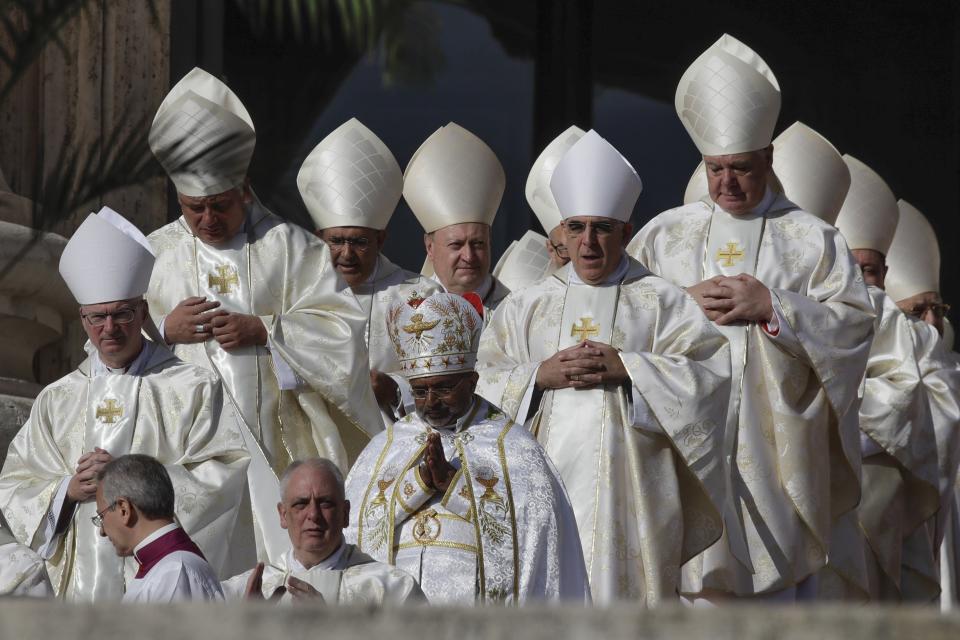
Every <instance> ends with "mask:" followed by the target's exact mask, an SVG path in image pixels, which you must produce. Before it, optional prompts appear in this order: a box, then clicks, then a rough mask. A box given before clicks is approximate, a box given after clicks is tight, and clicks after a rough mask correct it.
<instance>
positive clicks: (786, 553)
mask: <svg viewBox="0 0 960 640" xmlns="http://www.w3.org/2000/svg"><path fill="white" fill-rule="evenodd" d="M628 251H629V252H630V254H631V255H632V256H634V257H636V258H637V259H638V260H640V261H641V262H642V263H644V264H646V265H647V267H649V268H650V270H651V271H653V272H654V273H657V274H659V275H661V276H663V277H664V278H666V279H667V280H669V281H671V282H673V283H675V284H677V285H680V286H683V287H688V286H691V285H694V284H697V283H699V282H701V281H703V280H705V279H707V278H710V277H714V276H718V275H727V276H733V275H737V274H740V273H746V274H749V275H753V276H754V277H756V278H757V279H758V280H760V281H761V282H762V283H763V284H764V285H765V286H767V287H768V288H769V290H770V295H771V303H772V306H773V310H774V315H775V317H774V318H771V323H770V325H769V326H766V327H765V326H761V324H758V323H741V324H738V325H734V326H727V327H720V329H721V331H723V333H724V335H726V337H727V339H728V340H729V341H730V347H731V349H730V353H731V365H732V373H733V377H732V385H731V397H730V408H729V411H728V414H727V415H728V418H727V434H726V443H725V457H726V460H727V461H728V465H729V471H728V482H729V483H730V487H731V492H732V493H731V495H732V496H733V503H732V507H733V509H734V511H733V513H732V514H730V517H727V518H726V522H727V525H728V528H727V533H728V534H731V535H725V536H724V538H723V539H722V540H721V542H720V543H718V544H716V545H713V546H712V547H711V548H710V549H708V550H707V551H706V552H705V553H704V554H701V556H699V557H698V558H696V559H695V560H694V561H692V562H690V563H688V564H687V565H686V566H685V567H684V585H683V591H684V593H686V594H690V595H694V596H695V595H697V594H700V593H704V592H705V591H711V592H722V593H726V594H737V595H756V594H764V593H772V592H776V591H781V590H785V589H790V588H792V587H793V586H795V585H798V584H800V583H801V582H802V581H803V580H804V579H806V578H808V577H809V576H811V575H813V574H815V573H816V572H817V571H818V570H819V569H820V568H821V567H823V565H824V563H825V562H826V558H827V553H828V551H829V543H830V538H831V535H832V531H833V528H834V523H835V522H836V520H837V518H839V516H841V515H842V514H844V513H847V512H849V511H851V510H853V509H854V508H855V507H856V506H857V503H858V502H859V500H860V441H859V425H858V421H857V410H856V406H857V401H858V390H859V387H860V381H861V380H862V378H863V373H864V370H865V369H866V364H867V357H868V355H869V351H870V342H871V337H872V333H873V318H874V312H873V305H872V303H871V301H870V297H869V295H868V293H867V289H866V286H865V285H864V283H863V277H862V276H861V274H860V271H859V269H858V268H857V265H856V262H855V261H854V260H853V257H852V256H851V255H850V252H849V250H848V249H847V246H846V243H845V242H844V240H843V238H842V236H841V235H840V234H839V232H838V231H837V230H836V229H835V228H833V227H831V226H830V225H828V224H826V223H825V222H823V221H822V220H819V219H818V218H816V217H815V216H812V215H810V214H808V213H806V212H804V211H801V210H799V209H798V208H797V207H796V205H794V204H793V203H792V202H790V201H789V200H787V199H786V198H785V197H784V196H782V195H775V194H773V193H772V192H770V191H769V190H768V191H767V194H766V196H765V197H764V199H763V201H762V202H761V204H760V205H759V206H758V208H757V210H755V211H754V212H752V213H750V214H747V215H743V216H733V215H731V214H729V213H727V212H725V211H724V210H723V209H721V208H720V207H717V206H715V205H714V204H713V203H712V202H711V203H709V204H708V203H705V202H702V201H700V202H695V203H691V204H688V205H684V206H682V207H678V208H676V209H671V210H669V211H666V212H664V213H661V214H660V215H658V216H656V217H655V218H654V219H653V220H651V221H650V222H649V223H647V224H646V225H645V226H644V227H643V229H641V230H640V232H639V233H638V234H637V236H636V237H635V238H634V239H633V241H632V242H631V243H630V245H629V246H628ZM731 518H732V522H731ZM740 526H742V528H743V532H744V534H745V537H746V547H747V549H746V550H745V551H747V555H748V557H741V556H742V553H741V552H740V551H739V550H738V542H739V541H737V540H735V539H733V535H732V534H734V533H735V530H736V528H738V527H740Z"/></svg>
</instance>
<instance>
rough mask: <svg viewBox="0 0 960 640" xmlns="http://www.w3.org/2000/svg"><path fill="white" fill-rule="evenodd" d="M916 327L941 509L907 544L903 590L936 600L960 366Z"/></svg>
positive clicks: (931, 334) (956, 444)
mask: <svg viewBox="0 0 960 640" xmlns="http://www.w3.org/2000/svg"><path fill="white" fill-rule="evenodd" d="M910 326H911V328H912V329H913V337H914V342H915V344H916V350H917V364H918V367H919V369H920V376H921V378H922V380H923V388H924V392H925V393H926V400H927V407H928V409H929V411H930V420H931V422H932V423H933V432H934V436H935V440H936V456H937V458H936V465H937V487H938V493H939V509H938V510H937V513H936V515H935V516H933V517H931V518H930V519H928V520H927V521H926V522H925V523H924V525H923V526H922V527H919V528H917V530H915V531H914V533H913V535H911V536H910V537H909V538H908V539H907V540H906V542H905V544H904V549H903V566H902V583H903V585H902V589H901V590H902V593H903V598H904V599H905V600H911V601H919V602H930V601H931V600H933V599H935V598H936V596H937V594H938V593H939V592H940V588H941V587H940V580H941V573H940V563H939V560H940V558H939V554H940V548H941V544H942V542H943V540H944V537H945V533H946V530H947V525H948V523H949V521H950V520H951V519H952V515H953V508H954V499H953V498H954V492H955V490H956V482H957V470H958V466H960V368H958V367H957V365H956V361H955V360H954V356H953V354H952V352H950V351H947V349H946V348H945V347H944V344H943V341H942V340H941V339H940V334H939V333H938V332H937V330H936V329H935V328H934V327H932V326H931V325H929V324H926V323H925V322H922V321H920V320H916V319H914V318H910Z"/></svg>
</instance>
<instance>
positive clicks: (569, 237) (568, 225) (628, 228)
mask: <svg viewBox="0 0 960 640" xmlns="http://www.w3.org/2000/svg"><path fill="white" fill-rule="evenodd" d="M563 230H564V236H565V238H566V239H565V241H564V243H565V244H566V247H567V251H568V252H569V254H570V261H571V262H573V268H574V269H575V270H576V272H577V275H578V276H580V279H581V280H583V281H584V282H586V283H587V284H600V283H601V282H603V281H604V280H606V279H607V278H608V277H609V276H610V275H611V274H612V273H613V272H614V271H616V270H617V267H619V266H620V260H621V259H622V258H623V253H624V249H625V248H626V246H627V242H629V241H630V235H631V234H632V233H633V225H631V224H630V223H629V222H620V221H619V220H614V219H612V218H602V217H599V216H575V217H573V218H567V219H566V220H564V221H563Z"/></svg>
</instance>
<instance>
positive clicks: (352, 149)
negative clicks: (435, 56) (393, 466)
mask: <svg viewBox="0 0 960 640" xmlns="http://www.w3.org/2000/svg"><path fill="white" fill-rule="evenodd" d="M297 186H298V187H299V189H300V196H301V197H302V198H303V202H304V204H306V206H307V211H308V212H309V213H310V217H311V218H312V219H313V223H314V226H315V228H316V230H317V231H316V233H317V235H318V236H320V237H321V238H322V239H323V241H324V242H325V243H326V244H327V247H328V248H329V249H330V260H331V262H332V263H333V266H334V267H335V268H336V270H337V272H338V273H339V274H340V275H341V276H342V277H343V279H344V280H345V281H346V283H347V285H349V287H350V288H349V289H348V290H346V291H345V292H344V295H349V296H353V297H355V298H356V299H357V302H359V304H360V308H361V309H362V310H363V314H364V316H365V318H366V325H365V331H364V334H363V339H364V343H365V344H366V345H367V350H368V351H369V354H370V382H371V384H372V385H373V390H374V393H375V395H376V396H377V402H378V403H379V405H380V407H381V409H382V410H383V412H384V419H385V420H386V421H388V422H392V421H393V419H395V417H396V416H397V415H403V414H404V412H405V409H406V408H408V407H409V408H411V409H412V407H413V399H412V398H411V397H410V391H409V389H410V386H409V385H408V384H406V379H405V378H404V377H403V376H401V375H399V371H400V361H399V360H397V356H396V352H395V351H394V349H393V344H392V343H391V342H390V339H389V337H388V336H387V323H386V313H387V310H388V309H390V308H391V307H394V306H396V305H398V304H400V303H402V302H405V301H406V300H409V299H411V298H425V297H427V296H429V295H430V294H431V293H433V292H435V291H441V290H442V289H441V287H440V285H439V284H438V283H437V282H436V281H435V280H433V279H431V278H427V277H425V276H422V275H420V274H418V273H412V272H410V271H407V270H405V269H401V268H400V267H398V266H397V265H395V264H393V263H392V262H390V260H389V259H388V258H387V257H386V256H385V255H384V254H383V253H382V251H383V246H384V243H385V242H386V239H387V231H386V229H387V225H388V224H389V222H390V218H391V217H392V216H393V212H394V210H395V209H396V207H397V203H398V202H399V201H400V195H401V193H402V192H403V174H402V172H401V171H400V166H399V165H398V164H397V161H396V159H395V158H394V157H393V154H392V153H390V149H388V148H387V146H386V145H385V144H384V143H383V141H382V140H380V138H378V137H377V136H376V134H374V133H373V132H372V131H370V129H368V128H367V127H365V126H364V125H363V124H362V123H361V122H360V121H358V120H357V119H356V118H351V119H350V120H348V121H347V122H345V123H343V124H342V125H340V126H339V127H337V128H336V129H335V130H334V131H333V132H332V133H330V135H328V136H327V137H326V138H324V139H323V140H321V141H320V143H319V144H318V145H317V146H316V147H315V148H314V149H313V151H311V152H310V154H309V155H308V156H307V159H306V160H305V161H304V163H303V166H302V167H301V168H300V173H299V174H298V175H297ZM391 374H393V375H391Z"/></svg>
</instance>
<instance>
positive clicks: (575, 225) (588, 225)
mask: <svg viewBox="0 0 960 640" xmlns="http://www.w3.org/2000/svg"><path fill="white" fill-rule="evenodd" d="M621 224H623V223H622V222H620V221H619V220H618V221H612V220H611V221H609V222H606V221H605V222H580V221H578V220H564V221H563V228H564V229H566V230H567V233H568V234H569V235H571V236H573V237H574V238H576V237H577V236H579V235H580V234H582V233H584V232H587V230H588V229H593V232H594V233H596V234H597V237H600V238H602V237H604V236H608V235H610V234H611V233H613V230H614V229H616V228H617V227H618V226H619V225H621Z"/></svg>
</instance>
